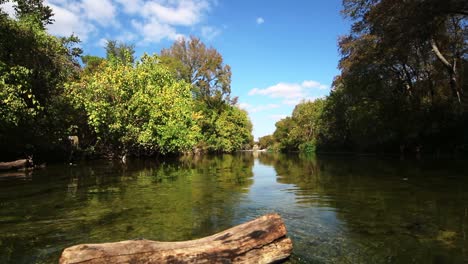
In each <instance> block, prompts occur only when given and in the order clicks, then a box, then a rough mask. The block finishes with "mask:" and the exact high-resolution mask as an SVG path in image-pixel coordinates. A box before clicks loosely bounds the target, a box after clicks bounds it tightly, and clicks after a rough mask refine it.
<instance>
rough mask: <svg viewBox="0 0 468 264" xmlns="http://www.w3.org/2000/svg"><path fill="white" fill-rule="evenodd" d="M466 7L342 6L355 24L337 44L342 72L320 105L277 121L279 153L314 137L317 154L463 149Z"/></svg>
mask: <svg viewBox="0 0 468 264" xmlns="http://www.w3.org/2000/svg"><path fill="white" fill-rule="evenodd" d="M465 2H466V1H458V0H449V1H445V0H444V1H442V0H434V1H429V0H423V1H393V0H377V1H375V0H345V1H343V3H344V10H343V13H344V14H346V15H347V16H348V17H350V18H351V19H352V20H353V21H354V24H353V26H352V29H351V32H350V34H348V35H346V36H343V37H341V39H340V41H339V47H340V51H341V55H342V58H341V60H340V63H339V67H340V70H341V74H340V75H339V76H337V77H336V79H335V81H334V84H333V90H332V92H331V94H330V96H328V97H327V98H326V99H325V101H323V102H321V106H320V107H318V106H317V108H316V109H315V110H313V111H312V108H308V107H306V105H304V104H303V103H302V104H299V105H298V106H297V107H296V109H295V110H294V112H293V115H292V117H288V118H286V119H284V120H281V121H279V122H278V123H277V129H276V131H275V133H274V137H275V140H276V141H277V142H278V143H279V144H280V146H281V149H283V150H299V149H300V147H299V146H301V144H302V146H304V145H303V144H305V142H308V141H309V142H310V137H308V136H307V135H313V137H312V138H314V139H315V140H316V145H317V147H318V149H319V150H323V151H325V150H329V151H336V150H346V151H364V152H365V151H372V152H399V151H401V152H419V151H426V152H439V151H445V152H460V151H463V152H466V151H468V138H467V137H466V135H467V134H468V125H467V124H468V123H467V121H468V114H467V112H468V100H467V99H468V95H467V94H466V93H465V91H464V89H463V88H464V87H465V86H466V82H467V77H468V76H467V75H466V65H467V63H468V61H467V56H466V54H467V36H468V35H467V34H466V32H467V28H466V25H467V23H466V22H467V20H466V19H467V15H468V12H467V10H468V4H467V3H465ZM301 108H303V110H300V109H301ZM305 109H309V110H311V111H312V112H309V113H308V112H307V111H304V110H305ZM300 113H303V114H300ZM301 116H304V117H306V118H305V119H304V118H300V117H301ZM298 120H302V121H299V123H300V124H301V125H297V122H298ZM305 120H313V122H312V123H310V125H307V122H305V123H304V121H305ZM311 128H313V129H312V130H311ZM310 131H315V132H313V133H312V134H310ZM316 131H318V133H317V132H316Z"/></svg>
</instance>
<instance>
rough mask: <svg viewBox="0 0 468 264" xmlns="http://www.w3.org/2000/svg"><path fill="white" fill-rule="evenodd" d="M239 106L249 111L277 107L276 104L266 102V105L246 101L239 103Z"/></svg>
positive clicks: (254, 111)
mask: <svg viewBox="0 0 468 264" xmlns="http://www.w3.org/2000/svg"><path fill="white" fill-rule="evenodd" d="M238 106H239V108H241V109H244V110H246V111H248V112H249V113H257V112H262V111H267V110H271V109H275V108H279V107H280V105H278V104H266V105H251V104H248V103H240V104H239V105H238Z"/></svg>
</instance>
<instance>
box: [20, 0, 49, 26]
mask: <svg viewBox="0 0 468 264" xmlns="http://www.w3.org/2000/svg"><path fill="white" fill-rule="evenodd" d="M13 2H16V5H15V6H14V8H15V12H16V16H17V17H18V18H19V19H24V18H26V17H30V18H33V19H35V20H36V21H37V22H38V23H40V24H41V25H42V29H45V26H46V25H49V24H52V23H53V22H54V19H52V16H53V15H54V14H53V13H52V8H50V7H49V6H47V5H44V3H43V0H14V1H13Z"/></svg>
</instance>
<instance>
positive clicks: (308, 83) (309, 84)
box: [302, 81, 328, 89]
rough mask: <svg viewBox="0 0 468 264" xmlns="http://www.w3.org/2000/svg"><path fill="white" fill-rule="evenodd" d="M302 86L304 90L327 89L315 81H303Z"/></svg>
mask: <svg viewBox="0 0 468 264" xmlns="http://www.w3.org/2000/svg"><path fill="white" fill-rule="evenodd" d="M302 86H303V87H305V88H319V89H328V86H327V85H325V84H321V83H319V82H316V81H303V82H302Z"/></svg>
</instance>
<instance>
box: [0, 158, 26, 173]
mask: <svg viewBox="0 0 468 264" xmlns="http://www.w3.org/2000/svg"><path fill="white" fill-rule="evenodd" d="M32 166H33V162H32V160H31V159H20V160H15V161H10V162H0V171H2V170H3V171H5V170H18V169H26V168H30V167H32Z"/></svg>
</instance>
